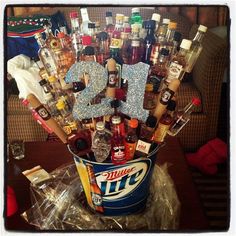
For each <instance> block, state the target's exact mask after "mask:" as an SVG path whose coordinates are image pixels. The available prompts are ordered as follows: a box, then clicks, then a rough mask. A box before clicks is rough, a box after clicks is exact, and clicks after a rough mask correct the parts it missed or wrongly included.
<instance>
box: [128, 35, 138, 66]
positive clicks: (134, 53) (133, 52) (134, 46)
mask: <svg viewBox="0 0 236 236" xmlns="http://www.w3.org/2000/svg"><path fill="white" fill-rule="evenodd" d="M140 61H141V47H140V41H139V40H137V39H132V41H131V49H130V58H129V63H128V64H130V65H133V64H136V63H138V62H140Z"/></svg>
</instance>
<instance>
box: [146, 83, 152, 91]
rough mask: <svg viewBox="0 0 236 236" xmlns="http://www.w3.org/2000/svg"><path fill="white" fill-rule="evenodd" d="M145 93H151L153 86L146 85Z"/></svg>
mask: <svg viewBox="0 0 236 236" xmlns="http://www.w3.org/2000/svg"><path fill="white" fill-rule="evenodd" d="M145 91H146V92H152V91H153V84H146V86H145Z"/></svg>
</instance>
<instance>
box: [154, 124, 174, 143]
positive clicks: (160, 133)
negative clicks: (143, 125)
mask: <svg viewBox="0 0 236 236" xmlns="http://www.w3.org/2000/svg"><path fill="white" fill-rule="evenodd" d="M169 128H170V125H164V124H161V123H159V124H158V128H157V130H156V132H155V134H154V138H153V140H154V141H155V142H160V143H162V142H164V138H165V136H166V133H167V131H168V130H169Z"/></svg>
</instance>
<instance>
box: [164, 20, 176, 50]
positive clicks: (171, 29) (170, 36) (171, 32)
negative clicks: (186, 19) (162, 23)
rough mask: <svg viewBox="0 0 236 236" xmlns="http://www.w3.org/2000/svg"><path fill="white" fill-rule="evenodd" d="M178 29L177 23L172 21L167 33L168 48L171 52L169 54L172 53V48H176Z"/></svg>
mask: <svg viewBox="0 0 236 236" xmlns="http://www.w3.org/2000/svg"><path fill="white" fill-rule="evenodd" d="M176 28H177V23H176V22H174V21H171V22H170V23H169V25H168V30H167V33H166V48H167V49H168V50H169V52H171V51H172V48H173V47H174V43H173V41H174V34H175V30H176Z"/></svg>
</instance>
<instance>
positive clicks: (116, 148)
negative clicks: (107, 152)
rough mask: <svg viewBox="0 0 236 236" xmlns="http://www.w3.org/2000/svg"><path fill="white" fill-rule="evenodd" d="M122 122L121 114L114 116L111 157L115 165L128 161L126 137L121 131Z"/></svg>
mask: <svg viewBox="0 0 236 236" xmlns="http://www.w3.org/2000/svg"><path fill="white" fill-rule="evenodd" d="M120 122H121V118H120V117H119V116H114V117H112V125H113V126H112V127H113V128H112V134H113V135H112V139H111V159H112V162H113V163H114V164H115V165H119V164H124V163H125V162H126V157H125V153H126V152H125V138H124V136H123V135H122V134H121V132H120Z"/></svg>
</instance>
